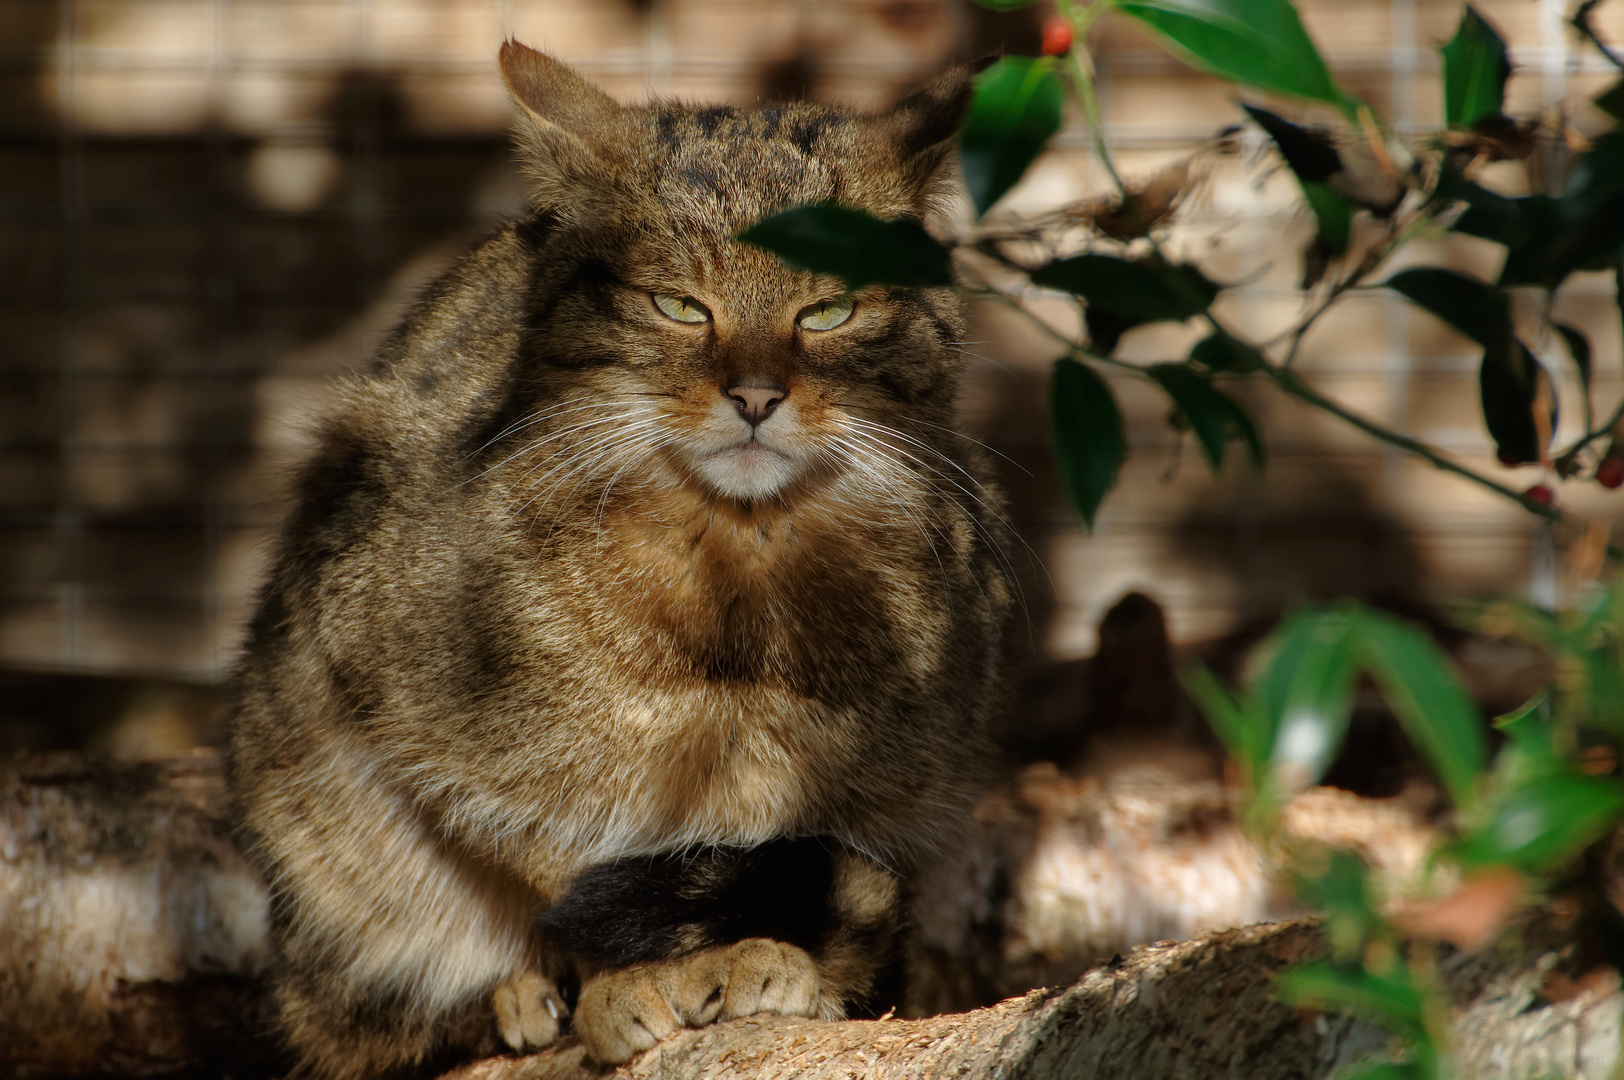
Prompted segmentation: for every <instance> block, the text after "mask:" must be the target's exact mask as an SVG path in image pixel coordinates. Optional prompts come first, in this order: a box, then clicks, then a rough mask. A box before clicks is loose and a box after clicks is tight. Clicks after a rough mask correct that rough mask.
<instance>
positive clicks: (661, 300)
mask: <svg viewBox="0 0 1624 1080" xmlns="http://www.w3.org/2000/svg"><path fill="white" fill-rule="evenodd" d="M649 295H650V296H651V297H653V299H654V306H655V307H657V308H659V309H660V314H662V315H664V316H665V317H666V318H668V319H675V320H676V321H677V322H682V323H702V322H709V321H710V317H711V313H710V311H708V310H707V309H706V307H705V305H704V304H701V303H700V302H699V301H698V300H695V299H694V298H693V297H691V296H672V295H671V294H670V293H663V292H657V293H650V294H649Z"/></svg>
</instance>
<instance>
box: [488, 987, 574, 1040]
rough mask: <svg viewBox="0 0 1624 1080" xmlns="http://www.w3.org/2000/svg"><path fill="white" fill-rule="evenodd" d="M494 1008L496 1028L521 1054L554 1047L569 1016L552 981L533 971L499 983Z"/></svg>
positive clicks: (492, 997) (492, 1003)
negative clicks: (565, 1019) (559, 1032)
mask: <svg viewBox="0 0 1624 1080" xmlns="http://www.w3.org/2000/svg"><path fill="white" fill-rule="evenodd" d="M491 1007H492V1008H493V1009H494V1010H495V1011H496V1030H497V1032H498V1033H499V1034H500V1035H501V1036H502V1041H503V1042H505V1043H507V1045H508V1046H509V1047H510V1048H511V1049H513V1050H516V1051H518V1052H519V1053H524V1052H525V1051H527V1050H540V1049H541V1048H542V1047H544V1046H551V1045H552V1044H553V1042H554V1041H555V1040H556V1039H557V1038H558V1031H559V1027H560V1026H561V1025H562V1024H563V1022H564V1018H565V1017H566V1016H568V1015H569V1008H568V1007H567V1006H566V1005H565V1004H564V999H563V998H562V997H560V996H559V994H558V988H557V987H556V986H554V985H553V983H552V980H551V979H548V978H545V977H544V976H541V975H538V974H536V973H535V972H533V971H526V972H522V973H520V974H518V975H515V976H513V977H512V978H510V979H508V980H507V981H506V982H503V983H501V984H500V985H498V986H497V988H496V990H495V992H494V993H492V994H491Z"/></svg>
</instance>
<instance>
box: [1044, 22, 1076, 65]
mask: <svg viewBox="0 0 1624 1080" xmlns="http://www.w3.org/2000/svg"><path fill="white" fill-rule="evenodd" d="M1069 52H1071V22H1070V21H1069V20H1067V19H1064V18H1062V17H1061V16H1059V15H1053V16H1050V18H1049V21H1048V22H1046V23H1044V24H1043V55H1044V56H1064V55H1065V54H1066V53H1069Z"/></svg>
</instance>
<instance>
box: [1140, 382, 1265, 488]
mask: <svg viewBox="0 0 1624 1080" xmlns="http://www.w3.org/2000/svg"><path fill="white" fill-rule="evenodd" d="M1146 374H1148V375H1149V376H1150V377H1151V378H1152V379H1155V380H1156V382H1157V383H1159V384H1160V385H1161V388H1162V389H1163V390H1164V391H1166V392H1167V396H1168V397H1170V398H1172V399H1173V404H1174V405H1175V406H1177V407H1178V410H1179V412H1180V413H1182V414H1183V416H1184V419H1185V420H1187V421H1188V422H1189V424H1190V430H1192V431H1194V432H1195V435H1196V440H1197V441H1198V442H1200V444H1201V449H1202V451H1203V452H1204V453H1205V454H1206V457H1207V463H1208V464H1209V465H1211V466H1212V471H1213V472H1222V471H1223V467H1224V451H1225V449H1226V448H1227V447H1228V445H1229V439H1230V436H1231V435H1234V436H1235V437H1237V438H1239V439H1240V440H1241V441H1243V442H1244V443H1246V448H1247V450H1249V451H1250V452H1251V455H1252V463H1253V464H1254V465H1256V466H1257V467H1258V468H1262V467H1263V442H1262V440H1261V439H1260V438H1259V437H1258V433H1257V426H1256V425H1255V424H1253V423H1252V418H1251V417H1250V416H1247V415H1246V411H1245V410H1244V409H1242V408H1241V407H1240V405H1239V404H1237V403H1236V401H1235V399H1234V398H1231V397H1230V396H1229V395H1228V394H1225V393H1224V392H1223V391H1222V390H1219V389H1218V388H1217V387H1216V386H1213V385H1212V383H1211V382H1210V381H1209V380H1208V379H1207V377H1206V376H1205V375H1201V374H1199V373H1198V372H1197V371H1196V370H1195V369H1194V368H1192V367H1190V366H1188V365H1186V364H1155V365H1152V366H1151V367H1149V368H1147V369H1146Z"/></svg>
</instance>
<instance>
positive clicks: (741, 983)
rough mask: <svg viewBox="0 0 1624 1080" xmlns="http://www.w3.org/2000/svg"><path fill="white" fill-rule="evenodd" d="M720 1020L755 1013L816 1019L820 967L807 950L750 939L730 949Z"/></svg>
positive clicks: (769, 941) (766, 940) (774, 942)
mask: <svg viewBox="0 0 1624 1080" xmlns="http://www.w3.org/2000/svg"><path fill="white" fill-rule="evenodd" d="M726 959H727V985H726V989H725V990H724V992H723V995H722V1009H721V1016H720V1019H722V1020H731V1019H733V1018H734V1017H736V1016H752V1015H754V1014H755V1013H775V1014H777V1015H779V1016H817V1015H818V1012H819V1009H818V968H817V964H816V963H815V962H814V961H813V960H812V957H811V956H810V955H808V954H807V952H806V950H804V949H798V948H796V947H795V946H794V945H786V944H784V943H783V942H781V941H771V940H769V939H767V938H750V939H748V940H746V941H741V942H739V943H738V944H736V945H733V946H730V947H729V948H728V950H727V958H726Z"/></svg>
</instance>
